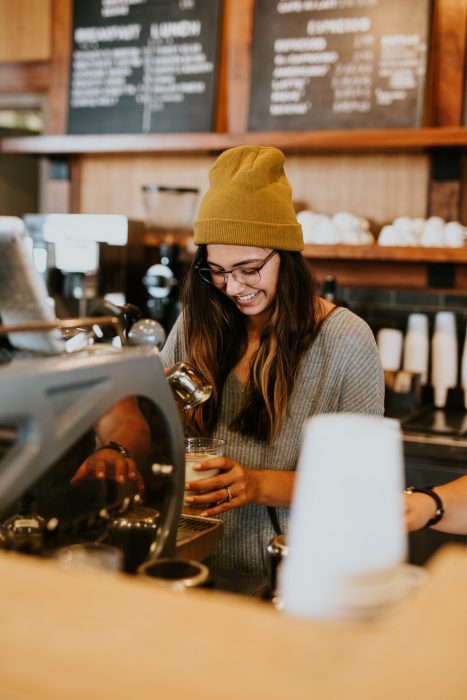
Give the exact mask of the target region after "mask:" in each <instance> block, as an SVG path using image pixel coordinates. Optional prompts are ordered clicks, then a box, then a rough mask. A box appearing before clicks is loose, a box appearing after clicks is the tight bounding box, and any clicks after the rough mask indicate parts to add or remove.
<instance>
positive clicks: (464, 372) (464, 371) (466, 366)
mask: <svg viewBox="0 0 467 700" xmlns="http://www.w3.org/2000/svg"><path fill="white" fill-rule="evenodd" d="M461 387H462V388H463V390H464V408H465V410H466V411H467V328H466V329H465V340H464V350H463V353H462V364H461Z"/></svg>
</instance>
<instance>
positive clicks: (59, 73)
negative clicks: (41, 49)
mask: <svg viewBox="0 0 467 700" xmlns="http://www.w3.org/2000/svg"><path fill="white" fill-rule="evenodd" d="M51 2H52V55H51V65H50V95H49V110H48V123H47V126H46V131H47V133H48V134H65V133H66V129H67V118H68V90H69V83H70V60H71V31H72V23H73V0H51Z"/></svg>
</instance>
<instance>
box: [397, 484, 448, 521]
mask: <svg viewBox="0 0 467 700" xmlns="http://www.w3.org/2000/svg"><path fill="white" fill-rule="evenodd" d="M405 492H406V493H424V494H425V495H426V496H430V497H431V498H432V499H433V500H434V502H435V503H436V513H435V515H434V516H433V517H432V518H430V520H429V521H428V522H427V524H426V525H425V527H431V526H432V525H436V523H439V521H440V520H441V518H442V517H443V515H444V505H443V501H442V500H441V497H440V496H439V495H438V494H437V493H436V491H433V486H425V487H424V488H419V487H418V486H409V487H408V488H406V489H405Z"/></svg>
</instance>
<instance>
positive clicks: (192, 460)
mask: <svg viewBox="0 0 467 700" xmlns="http://www.w3.org/2000/svg"><path fill="white" fill-rule="evenodd" d="M225 445H226V442H225V440H222V439H221V438H204V437H189V438H185V481H198V479H207V478H208V477H210V476H215V475H216V474H218V473H219V469H207V470H205V471H197V470H195V469H194V468H193V467H194V466H195V465H196V464H199V463H200V462H207V461H208V460H210V459H214V458H215V457H219V456H222V455H224V454H225ZM190 493H191V495H197V494H200V493H203V492H202V491H196V492H195V491H193V492H185V495H188V494H190ZM205 508H206V505H202V506H193V505H190V506H189V507H187V506H185V507H184V509H183V510H184V512H185V513H189V514H197V513H199V511H200V510H203V509H205Z"/></svg>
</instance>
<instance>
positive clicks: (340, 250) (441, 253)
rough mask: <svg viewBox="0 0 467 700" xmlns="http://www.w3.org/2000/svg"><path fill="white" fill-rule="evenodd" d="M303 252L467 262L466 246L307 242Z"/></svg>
mask: <svg viewBox="0 0 467 700" xmlns="http://www.w3.org/2000/svg"><path fill="white" fill-rule="evenodd" d="M303 254H304V256H305V257H306V258H309V259H314V260H356V261H363V262H365V261H368V262H370V261H373V260H375V261H385V262H417V263H420V262H421V263H430V262H437V263H441V262H443V263H444V262H448V263H461V264H465V263H467V246H464V247H463V248H421V247H413V248H408V247H407V248H401V247H396V246H394V247H392V246H391V247H390V246H378V245H311V244H307V245H306V246H305V250H304V251H303Z"/></svg>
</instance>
